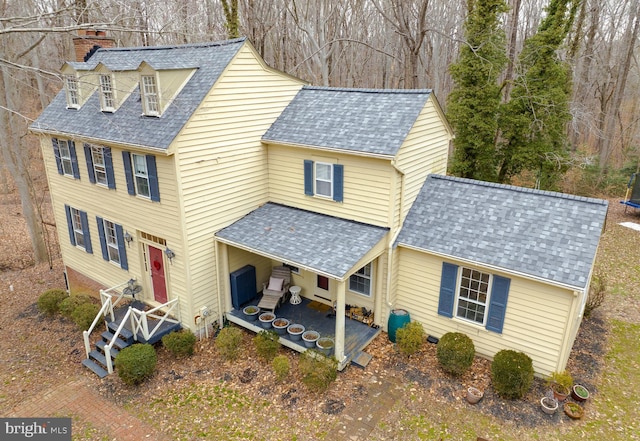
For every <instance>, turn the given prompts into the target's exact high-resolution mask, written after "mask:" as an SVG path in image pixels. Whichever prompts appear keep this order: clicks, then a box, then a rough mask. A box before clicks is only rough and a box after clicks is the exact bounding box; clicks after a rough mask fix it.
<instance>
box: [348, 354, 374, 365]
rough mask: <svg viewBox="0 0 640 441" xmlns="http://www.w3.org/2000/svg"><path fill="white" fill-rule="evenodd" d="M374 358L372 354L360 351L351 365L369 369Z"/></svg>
mask: <svg viewBox="0 0 640 441" xmlns="http://www.w3.org/2000/svg"><path fill="white" fill-rule="evenodd" d="M372 358H373V357H372V356H371V355H370V354H367V353H366V352H363V351H360V352H358V353H357V354H356V355H355V357H353V359H352V360H351V363H352V364H354V365H356V366H358V367H360V368H363V369H364V368H365V367H367V365H368V364H369V362H370V361H371V359H372Z"/></svg>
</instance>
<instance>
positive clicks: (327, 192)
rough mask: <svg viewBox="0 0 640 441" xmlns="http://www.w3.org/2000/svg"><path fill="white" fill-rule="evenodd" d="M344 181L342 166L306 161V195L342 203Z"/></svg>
mask: <svg viewBox="0 0 640 441" xmlns="http://www.w3.org/2000/svg"><path fill="white" fill-rule="evenodd" d="M343 181H344V167H343V166H342V164H329V163H325V162H314V161H311V160H305V161H304V194H306V195H307V196H314V195H318V196H322V197H325V198H331V199H333V200H334V201H336V202H342V200H343Z"/></svg>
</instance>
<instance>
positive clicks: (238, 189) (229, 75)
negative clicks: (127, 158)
mask: <svg viewBox="0 0 640 441" xmlns="http://www.w3.org/2000/svg"><path fill="white" fill-rule="evenodd" d="M302 85H303V84H302V82H300V81H295V80H293V79H291V78H290V77H288V76H286V75H283V74H281V73H277V72H275V71H272V70H269V69H266V68H265V67H264V66H263V65H262V64H261V63H260V62H259V61H258V59H257V56H256V54H255V52H254V51H253V50H252V49H251V47H250V46H249V45H248V44H245V45H244V46H243V47H242V49H241V50H240V52H239V53H238V55H237V56H236V58H235V59H234V60H233V61H232V62H231V64H230V65H229V66H228V67H227V70H226V71H225V72H224V73H223V74H222V76H221V77H220V79H219V80H218V82H217V83H216V85H215V86H214V88H213V89H212V91H211V92H210V94H209V95H208V97H207V98H205V100H204V101H203V102H202V103H201V105H200V107H199V108H198V109H197V110H196V112H195V113H194V115H193V116H192V118H191V119H190V120H189V122H188V123H187V124H186V126H185V127H184V129H183V130H182V132H181V133H180V135H179V136H178V137H177V139H176V141H175V142H174V143H173V145H172V146H171V149H170V150H171V151H172V152H175V154H176V167H177V171H176V173H177V175H178V178H177V179H178V181H177V182H178V186H179V192H180V198H181V201H182V202H181V203H182V207H181V209H182V213H183V216H184V222H185V224H184V228H185V229H184V234H185V238H186V242H187V245H186V250H187V251H185V253H186V255H185V259H188V260H189V265H190V267H189V280H188V282H189V285H188V289H189V292H190V294H191V297H192V299H193V305H192V307H193V310H194V311H196V310H198V308H200V306H203V305H207V306H209V307H212V308H214V309H216V310H217V309H218V307H217V305H218V298H217V296H218V290H217V289H216V288H215V287H216V279H217V278H218V275H217V274H216V265H215V252H214V245H213V235H214V233H215V232H216V231H218V230H219V229H221V228H223V227H225V226H227V225H229V224H231V223H232V222H234V221H236V220H237V219H239V218H240V217H242V216H244V215H246V214H247V213H249V212H250V211H252V210H254V209H256V208H257V207H258V206H260V205H261V204H263V203H265V202H266V201H267V198H268V173H267V155H266V151H265V147H264V146H263V145H262V144H261V142H260V138H261V137H262V135H263V134H264V132H265V131H266V130H267V128H268V127H269V126H270V125H271V123H272V122H273V121H274V120H275V119H276V118H277V117H278V116H279V115H280V113H281V112H282V110H283V109H284V107H285V106H286V105H287V104H288V103H289V102H290V101H291V99H293V97H294V96H295V94H296V93H297V92H298V90H300V88H301V87H302ZM245 264H246V263H245ZM235 265H236V263H234V266H235ZM240 266H243V265H240ZM220 277H221V278H224V277H228V274H222V275H220ZM220 280H222V279H220Z"/></svg>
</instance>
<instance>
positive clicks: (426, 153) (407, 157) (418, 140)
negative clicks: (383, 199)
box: [397, 98, 451, 219]
mask: <svg viewBox="0 0 640 441" xmlns="http://www.w3.org/2000/svg"><path fill="white" fill-rule="evenodd" d="M450 140H451V135H450V133H449V131H448V130H447V127H446V125H445V122H444V121H443V119H442V116H441V114H440V112H438V109H437V107H436V104H434V100H433V99H432V98H430V99H429V100H428V101H427V104H426V105H425V107H424V109H422V112H421V113H420V116H419V117H418V119H417V120H416V123H415V124H414V126H413V128H412V129H411V131H410V132H409V135H408V136H407V138H406V140H405V142H404V143H403V145H402V147H401V148H400V151H399V152H398V157H397V165H398V168H399V169H400V170H401V171H402V172H404V173H405V176H404V179H405V183H404V190H403V192H404V195H403V201H402V219H404V218H405V216H406V215H407V213H408V211H409V209H410V208H411V205H412V204H413V201H414V200H415V199H416V197H417V196H418V193H419V192H420V189H421V188H422V184H423V183H424V180H425V179H426V177H427V175H428V174H429V173H435V174H442V175H444V174H446V173H447V158H448V152H449V141H450Z"/></svg>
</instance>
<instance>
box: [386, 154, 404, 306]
mask: <svg viewBox="0 0 640 441" xmlns="http://www.w3.org/2000/svg"><path fill="white" fill-rule="evenodd" d="M391 165H392V166H393V168H394V169H395V170H396V171H397V172H398V174H399V175H400V208H399V209H398V227H397V229H396V231H395V233H393V235H392V237H391V240H390V241H389V244H388V245H387V292H386V295H385V303H386V304H387V308H389V309H392V308H393V303H391V300H390V299H391V272H392V268H393V264H392V257H393V244H394V243H395V241H396V239H397V238H398V234H400V230H401V229H402V212H403V209H404V193H405V178H404V177H405V173H404V171H403V170H402V169H401V168H400V167H398V165H397V164H396V161H395V159H394V160H392V161H391Z"/></svg>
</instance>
